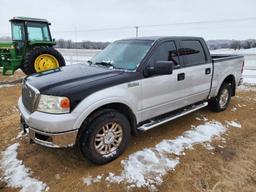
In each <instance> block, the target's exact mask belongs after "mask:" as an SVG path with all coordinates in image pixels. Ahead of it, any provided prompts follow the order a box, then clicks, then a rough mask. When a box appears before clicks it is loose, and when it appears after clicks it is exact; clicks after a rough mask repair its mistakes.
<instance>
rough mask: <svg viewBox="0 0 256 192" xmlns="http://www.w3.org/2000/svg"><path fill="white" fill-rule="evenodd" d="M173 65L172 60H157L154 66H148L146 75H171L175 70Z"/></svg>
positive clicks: (145, 71)
mask: <svg viewBox="0 0 256 192" xmlns="http://www.w3.org/2000/svg"><path fill="white" fill-rule="evenodd" d="M173 65H174V64H173V62H172V61H157V62H155V63H154V65H153V66H148V67H146V69H145V70H144V75H145V76H146V77H149V76H153V75H170V74H172V72H173Z"/></svg>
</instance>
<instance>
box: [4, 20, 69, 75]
mask: <svg viewBox="0 0 256 192" xmlns="http://www.w3.org/2000/svg"><path fill="white" fill-rule="evenodd" d="M10 22H11V27H12V42H0V67H2V73H3V75H7V74H13V73H14V71H15V70H16V69H18V68H20V69H22V71H23V72H24V73H25V74H26V75H31V74H33V73H39V72H43V71H47V70H51V69H55V68H58V67H61V66H64V65H65V60H64V58H63V56H62V55H61V54H60V53H59V52H58V51H57V50H56V49H54V48H53V46H54V45H55V44H56V43H55V41H54V40H53V39H52V37H51V33H50V28H49V25H50V23H49V22H48V21H47V20H45V19H35V18H27V17H14V18H13V19H11V20H10Z"/></svg>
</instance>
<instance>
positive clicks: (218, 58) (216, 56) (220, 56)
mask: <svg viewBox="0 0 256 192" xmlns="http://www.w3.org/2000/svg"><path fill="white" fill-rule="evenodd" d="M211 57H212V60H213V62H214V63H216V62H221V61H226V60H233V59H238V58H243V56H242V55H227V54H211Z"/></svg>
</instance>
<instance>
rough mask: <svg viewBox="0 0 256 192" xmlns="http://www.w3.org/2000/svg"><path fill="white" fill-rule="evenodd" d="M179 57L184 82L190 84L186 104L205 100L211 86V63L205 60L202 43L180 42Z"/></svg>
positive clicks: (193, 41)
mask: <svg viewBox="0 0 256 192" xmlns="http://www.w3.org/2000/svg"><path fill="white" fill-rule="evenodd" d="M179 55H180V57H181V59H182V61H183V65H182V68H183V72H184V74H185V81H187V82H188V83H189V84H190V95H188V96H187V97H186V99H185V100H186V103H187V104H192V103H195V102H198V101H202V100H204V99H206V98H207V97H208V94H209V91H210V86H211V77H212V62H211V61H210V60H209V59H207V54H206V52H205V49H204V48H203V44H202V42H201V41H200V40H199V39H198V40H181V41H180V49H179Z"/></svg>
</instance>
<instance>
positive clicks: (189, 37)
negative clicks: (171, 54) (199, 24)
mask: <svg viewBox="0 0 256 192" xmlns="http://www.w3.org/2000/svg"><path fill="white" fill-rule="evenodd" d="M168 39H184V40H189V39H202V38H201V37H194V36H148V37H147V36H146V37H137V38H128V39H123V40H151V41H159V40H168Z"/></svg>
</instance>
